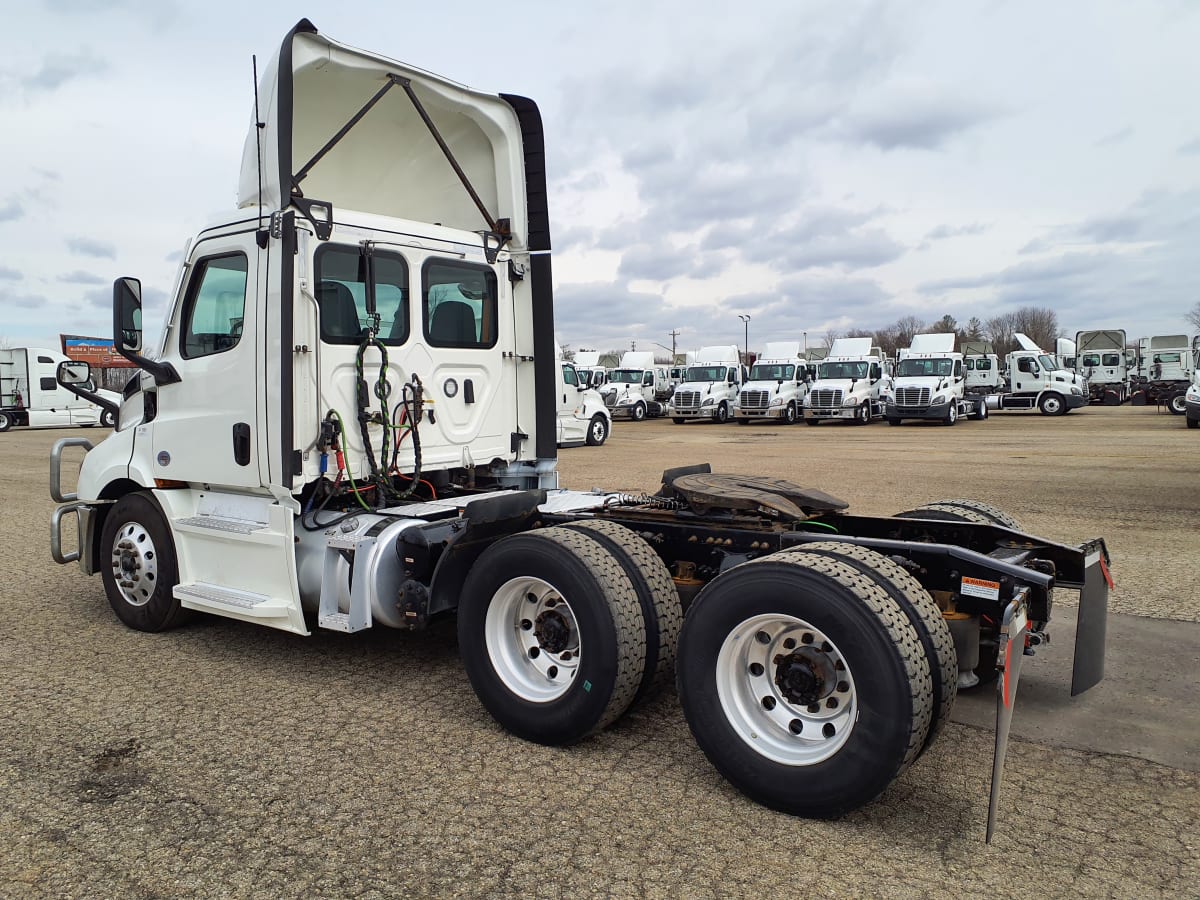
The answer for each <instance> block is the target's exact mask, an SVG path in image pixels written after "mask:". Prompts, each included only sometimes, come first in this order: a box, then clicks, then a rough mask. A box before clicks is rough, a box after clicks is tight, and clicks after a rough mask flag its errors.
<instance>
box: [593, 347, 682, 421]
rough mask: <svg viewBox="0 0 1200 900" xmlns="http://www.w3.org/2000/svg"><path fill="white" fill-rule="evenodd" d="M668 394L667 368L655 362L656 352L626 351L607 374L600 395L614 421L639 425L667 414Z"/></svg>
mask: <svg viewBox="0 0 1200 900" xmlns="http://www.w3.org/2000/svg"><path fill="white" fill-rule="evenodd" d="M669 392H670V387H669V385H668V383H667V368H666V366H660V365H658V364H657V363H656V362H655V361H654V353H653V352H651V351H649V350H626V351H625V353H624V354H622V356H621V365H620V366H618V367H617V368H615V369H613V370H612V371H611V372H609V373H608V381H607V382H606V383H605V385H604V387H602V388H601V389H600V396H601V397H603V398H604V405H605V406H607V407H608V409H609V411H610V412H611V413H612V414H613V417H614V418H627V419H633V421H635V422H640V421H642V420H643V419H645V418H646V417H647V416H650V417H658V416H661V415H664V414H665V413H666V411H667V404H666V402H665V398H666V396H668V395H669Z"/></svg>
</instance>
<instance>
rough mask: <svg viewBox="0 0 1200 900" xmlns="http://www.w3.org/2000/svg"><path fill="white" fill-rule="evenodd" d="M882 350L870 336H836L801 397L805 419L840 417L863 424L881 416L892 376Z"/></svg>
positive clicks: (818, 420)
mask: <svg viewBox="0 0 1200 900" xmlns="http://www.w3.org/2000/svg"><path fill="white" fill-rule="evenodd" d="M884 362H885V360H884V357H883V351H881V350H880V349H879V348H878V347H872V346H871V339H870V338H868V337H864V338H837V339H836V340H835V341H834V342H833V344H831V345H830V347H829V353H828V355H826V356H825V357H824V358H823V359H822V360H820V361H819V362H818V363H817V378H816V381H814V382H813V383H812V384H811V385H810V387H809V391H808V396H807V397H806V398H805V401H804V421H805V422H807V423H808V424H809V425H819V424H821V422H823V421H825V420H826V419H843V420H845V421H848V422H854V423H855V424H856V425H866V424H868V423H869V422H871V421H873V420H875V419H879V418H882V417H883V414H884V398H885V397H886V396H887V393H888V389H889V388H890V386H891V383H892V379H891V377H890V376H889V375H888V374H887V372H886V371H885V369H884Z"/></svg>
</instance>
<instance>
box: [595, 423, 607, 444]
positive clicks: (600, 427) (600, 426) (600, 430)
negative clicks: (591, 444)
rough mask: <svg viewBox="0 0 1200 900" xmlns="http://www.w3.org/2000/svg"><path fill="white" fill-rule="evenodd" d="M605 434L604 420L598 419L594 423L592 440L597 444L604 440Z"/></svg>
mask: <svg viewBox="0 0 1200 900" xmlns="http://www.w3.org/2000/svg"><path fill="white" fill-rule="evenodd" d="M604 432H605V428H604V420H603V419H597V420H596V421H595V422H593V423H592V440H593V441H595V442H596V443H597V444H598V443H600V442H601V441H602V440H604Z"/></svg>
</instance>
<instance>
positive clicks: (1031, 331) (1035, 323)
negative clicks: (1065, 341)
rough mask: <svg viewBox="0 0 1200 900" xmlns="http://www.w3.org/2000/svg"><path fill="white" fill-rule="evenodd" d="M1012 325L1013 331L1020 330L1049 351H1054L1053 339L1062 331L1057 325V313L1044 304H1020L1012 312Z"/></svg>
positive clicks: (1055, 339) (1056, 338)
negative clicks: (1020, 305) (1018, 307)
mask: <svg viewBox="0 0 1200 900" xmlns="http://www.w3.org/2000/svg"><path fill="white" fill-rule="evenodd" d="M1013 325H1014V326H1015V327H1014V328H1013V331H1019V332H1021V333H1022V334H1024V335H1025V336H1026V337H1028V338H1029V339H1030V340H1032V341H1033V342H1034V343H1035V344H1037V345H1038V346H1039V347H1041V348H1042V349H1043V350H1046V351H1048V352H1050V353H1053V352H1054V345H1055V341H1057V340H1058V338H1059V336H1060V335H1061V333H1062V329H1060V328H1059V327H1058V313H1056V312H1055V311H1054V310H1052V309H1047V308H1046V307H1044V306H1022V307H1021V308H1020V309H1018V310H1017V311H1016V312H1015V313H1013Z"/></svg>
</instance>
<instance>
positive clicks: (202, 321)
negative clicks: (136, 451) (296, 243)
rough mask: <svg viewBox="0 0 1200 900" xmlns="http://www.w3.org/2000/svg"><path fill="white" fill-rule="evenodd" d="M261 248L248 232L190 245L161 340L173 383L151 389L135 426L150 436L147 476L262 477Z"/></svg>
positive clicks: (252, 481) (244, 481)
mask: <svg viewBox="0 0 1200 900" xmlns="http://www.w3.org/2000/svg"><path fill="white" fill-rule="evenodd" d="M260 252H261V251H260V250H259V249H258V246H257V244H256V243H255V240H254V234H253V232H248V233H243V234H231V235H224V236H214V237H209V238H204V239H202V240H200V241H198V242H196V244H195V245H194V246H193V247H192V249H191V252H190V255H189V258H188V266H187V270H186V272H185V277H184V278H183V279H182V280H181V284H180V294H179V296H178V297H177V298H176V302H175V308H174V310H173V313H172V316H171V319H170V323H169V325H168V330H167V333H166V336H165V337H164V339H163V354H162V359H163V361H164V362H169V363H171V364H172V365H173V366H174V367H175V370H176V371H177V372H178V373H179V379H180V380H179V381H177V382H175V383H172V384H163V385H159V386H158V387H156V388H152V391H153V393H154V396H153V397H152V398H151V399H150V402H149V405H148V407H147V412H148V413H150V414H151V415H150V417H149V418H148V419H146V420H144V421H143V422H142V424H141V425H139V426H138V427H137V432H136V440H138V441H139V442H140V441H149V442H150V447H151V453H150V454H149V456H150V465H151V471H152V472H153V475H154V477H155V478H164V479H175V480H180V481H190V482H203V483H207V484H212V485H214V486H228V487H257V486H259V485H260V484H261V483H262V479H261V478H260V473H259V460H258V457H259V443H260V440H261V436H260V434H259V429H258V428H257V412H258V407H259V405H260V403H261V398H260V396H259V395H260V393H261V391H260V388H259V385H258V380H257V378H256V363H257V360H256V353H257V348H258V345H259V343H260V341H261V334H260V328H259V322H258V310H257V304H256V295H255V290H254V286H255V285H256V283H257V279H258V268H259V263H260Z"/></svg>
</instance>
